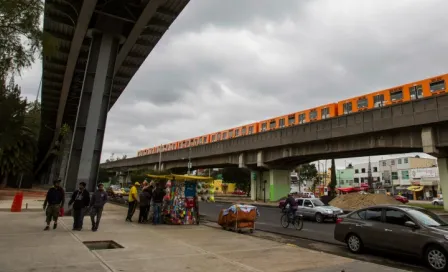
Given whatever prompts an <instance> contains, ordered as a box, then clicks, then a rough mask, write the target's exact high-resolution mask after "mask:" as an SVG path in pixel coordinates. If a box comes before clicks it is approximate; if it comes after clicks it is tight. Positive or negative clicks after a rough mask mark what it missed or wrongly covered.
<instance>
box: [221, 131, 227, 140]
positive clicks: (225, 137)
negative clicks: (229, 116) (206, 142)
mask: <svg viewBox="0 0 448 272" xmlns="http://www.w3.org/2000/svg"><path fill="white" fill-rule="evenodd" d="M222 139H223V140H225V139H227V132H223V133H222Z"/></svg>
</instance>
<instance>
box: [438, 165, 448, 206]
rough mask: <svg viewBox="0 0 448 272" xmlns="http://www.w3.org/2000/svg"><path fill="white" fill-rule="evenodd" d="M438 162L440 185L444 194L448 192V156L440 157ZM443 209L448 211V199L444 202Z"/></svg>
mask: <svg viewBox="0 0 448 272" xmlns="http://www.w3.org/2000/svg"><path fill="white" fill-rule="evenodd" d="M437 164H438V166H439V178H440V187H441V188H442V194H443V195H447V194H448V158H438V159H437ZM443 209H444V210H445V211H448V201H447V202H443Z"/></svg>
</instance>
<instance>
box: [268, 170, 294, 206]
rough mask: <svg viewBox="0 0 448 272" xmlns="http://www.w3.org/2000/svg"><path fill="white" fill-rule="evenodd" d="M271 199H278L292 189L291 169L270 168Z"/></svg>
mask: <svg viewBox="0 0 448 272" xmlns="http://www.w3.org/2000/svg"><path fill="white" fill-rule="evenodd" d="M268 182H269V201H277V200H279V199H280V198H282V197H285V196H287V195H288V193H289V191H290V171H288V170H269V180H268Z"/></svg>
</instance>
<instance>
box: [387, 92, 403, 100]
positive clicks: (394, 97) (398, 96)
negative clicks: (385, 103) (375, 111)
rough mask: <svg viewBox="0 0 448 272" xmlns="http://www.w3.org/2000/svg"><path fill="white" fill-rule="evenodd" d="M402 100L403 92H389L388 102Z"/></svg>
mask: <svg viewBox="0 0 448 272" xmlns="http://www.w3.org/2000/svg"><path fill="white" fill-rule="evenodd" d="M401 99H403V90H397V91H394V92H390V100H391V101H397V100H401Z"/></svg>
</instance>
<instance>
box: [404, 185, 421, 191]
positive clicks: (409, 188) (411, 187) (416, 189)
mask: <svg viewBox="0 0 448 272" xmlns="http://www.w3.org/2000/svg"><path fill="white" fill-rule="evenodd" d="M423 187H424V186H409V187H408V188H407V189H408V190H409V191H412V192H419V191H421V190H423Z"/></svg>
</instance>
